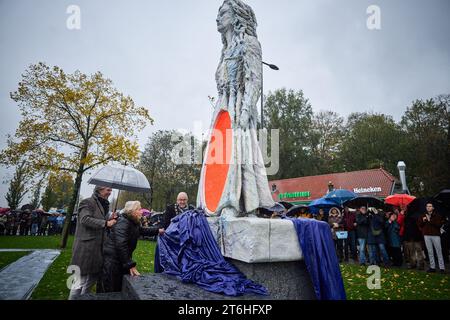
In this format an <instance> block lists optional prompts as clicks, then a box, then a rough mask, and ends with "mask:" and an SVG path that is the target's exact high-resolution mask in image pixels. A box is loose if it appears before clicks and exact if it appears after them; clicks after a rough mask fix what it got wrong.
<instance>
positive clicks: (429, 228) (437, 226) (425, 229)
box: [417, 203, 445, 273]
mask: <svg viewBox="0 0 450 320" xmlns="http://www.w3.org/2000/svg"><path fill="white" fill-rule="evenodd" d="M426 208H427V212H425V213H424V214H423V215H422V216H420V218H419V220H418V221H417V225H418V226H419V228H420V230H421V231H422V234H423V237H424V240H425V246H426V248H427V251H428V257H429V258H430V268H429V269H428V270H427V272H435V271H436V262H435V260H434V252H433V247H434V249H435V250H436V253H437V256H438V262H439V269H440V271H441V273H444V272H445V265H444V256H443V255H442V248H441V227H442V225H443V223H444V221H443V219H442V216H441V215H439V214H438V213H437V212H435V211H434V206H433V204H432V203H427V207H426Z"/></svg>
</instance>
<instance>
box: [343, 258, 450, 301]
mask: <svg viewBox="0 0 450 320" xmlns="http://www.w3.org/2000/svg"><path fill="white" fill-rule="evenodd" d="M380 269H381V274H380V276H381V277H380V279H381V282H380V283H381V288H380V289H373V290H370V289H368V287H367V278H368V277H370V276H371V275H373V272H371V273H370V274H368V273H366V272H367V267H360V266H357V265H350V264H341V272H342V277H343V279H344V286H345V291H346V293H347V299H349V300H450V275H449V274H439V273H433V274H430V273H426V272H424V271H417V270H408V269H400V268H380Z"/></svg>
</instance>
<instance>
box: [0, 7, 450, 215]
mask: <svg viewBox="0 0 450 320" xmlns="http://www.w3.org/2000/svg"><path fill="white" fill-rule="evenodd" d="M246 2H247V3H248V4H249V5H251V6H252V7H253V9H254V11H255V14H256V17H257V20H258V24H259V26H258V37H259V40H260V42H261V45H262V48H263V59H264V60H265V61H267V62H271V63H274V64H277V65H278V66H279V67H280V71H272V70H269V69H266V71H265V74H264V89H265V93H267V92H268V91H269V90H272V91H273V90H275V89H278V88H281V87H286V88H292V89H296V90H299V89H302V90H303V91H304V93H305V95H306V97H307V98H309V100H310V102H311V104H312V106H313V109H314V110H315V111H319V110H334V111H336V112H338V113H340V114H341V115H344V116H345V115H348V114H349V113H351V112H355V111H365V110H369V111H374V112H382V113H386V114H390V115H392V116H393V117H394V118H395V119H396V120H399V119H400V117H401V115H402V114H403V112H404V111H405V109H406V107H407V106H408V105H410V104H411V102H412V101H413V100H415V99H418V98H430V97H433V96H436V95H438V94H441V93H450V56H449V53H450V1H448V0H428V1H425V0H422V1H418V0H389V1H388V0H370V1H366V0H342V1H336V0H334V1H332V0H308V1H306V0H277V1H270V0H247V1H246ZM221 4H222V0H167V1H155V0H139V1H138V0H133V1H111V0H109V1H106V0H89V1H87V0H86V1H77V0H72V1H63V0H61V1H59V0H51V1H50V0H40V1H32V0H20V1H13V0H0V49H1V51H0V74H1V77H0V112H1V126H0V136H1V139H0V148H4V147H5V140H6V139H5V136H6V134H8V133H13V132H14V131H15V129H16V127H17V124H18V122H19V121H20V114H19V112H18V109H17V106H16V105H15V103H14V102H13V101H12V100H11V99H10V98H9V92H11V91H13V90H15V89H16V88H17V84H18V82H19V81H20V77H21V73H22V72H23V71H24V70H25V68H26V67H27V66H28V65H29V64H31V63H36V62H38V61H43V62H46V63H47V64H49V65H58V66H60V67H62V68H63V69H64V70H65V71H66V72H73V71H74V70H76V69H78V70H80V71H82V72H84V73H93V72H95V71H98V70H99V71H101V72H103V74H104V75H105V76H107V77H108V78H110V79H112V80H113V82H114V84H115V86H116V87H117V88H118V89H119V90H121V91H122V92H124V93H126V94H129V95H131V97H133V99H134V100H135V102H136V103H137V104H139V105H143V106H146V107H148V108H149V110H150V113H151V115H152V117H153V118H154V119H155V124H154V126H151V127H147V128H146V129H145V130H143V131H142V132H141V133H140V134H139V143H140V145H141V146H143V145H144V144H145V141H146V140H147V138H148V137H149V136H150V134H151V133H152V132H154V131H156V130H158V129H193V124H194V122H195V121H201V123H202V125H203V129H204V130H206V129H207V127H208V125H209V122H210V118H211V115H212V107H211V105H210V103H209V101H208V95H210V96H215V95H216V89H215V81H214V73H215V69H216V66H217V63H218V61H219V54H220V50H221V40H220V35H219V33H218V32H217V30H216V22H215V19H216V15H217V11H218V8H219V6H220V5H221ZM69 5H78V6H79V8H80V10H81V29H80V30H69V29H68V28H67V27H66V20H67V18H68V17H69V14H67V13H66V10H67V7H68V6H69ZM370 5H377V6H378V7H379V8H380V10H381V11H380V12H381V29H380V30H369V29H368V28H367V25H366V20H367V18H368V16H369V15H368V14H367V13H366V10H367V8H368V7H369V6H370ZM0 170H1V172H0V179H1V181H2V182H3V181H5V180H7V179H9V178H11V177H12V170H9V169H8V170H7V169H6V168H0ZM87 178H88V176H86V177H85V178H84V180H85V181H86V180H87ZM6 190H7V185H6V184H3V183H2V184H1V185H0V206H6V201H5V199H4V196H5V193H6ZM91 190H92V187H91V186H88V185H87V184H86V183H84V184H83V187H82V194H83V196H88V195H89V194H90V192H91Z"/></svg>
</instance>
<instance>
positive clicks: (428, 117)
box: [401, 95, 450, 195]
mask: <svg viewBox="0 0 450 320" xmlns="http://www.w3.org/2000/svg"><path fill="white" fill-rule="evenodd" d="M401 125H402V127H403V128H404V130H405V131H406V132H407V133H408V138H409V140H410V143H411V146H413V147H412V148H411V149H410V151H411V152H409V153H408V154H407V155H408V162H409V163H410V167H411V169H410V178H411V179H410V180H411V185H410V187H411V189H412V191H413V192H414V193H415V194H418V195H432V194H434V193H436V192H438V191H439V190H440V189H442V188H444V187H449V183H450V95H442V96H438V97H436V98H435V99H428V100H425V101H423V100H416V101H414V102H413V104H412V106H411V107H408V108H407V110H406V112H405V114H404V116H403V118H402V121H401Z"/></svg>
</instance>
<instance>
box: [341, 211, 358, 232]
mask: <svg viewBox="0 0 450 320" xmlns="http://www.w3.org/2000/svg"><path fill="white" fill-rule="evenodd" d="M342 223H343V225H344V230H346V231H353V230H355V229H356V227H355V225H354V223H356V212H351V211H348V212H345V211H344V214H343V216H342Z"/></svg>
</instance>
